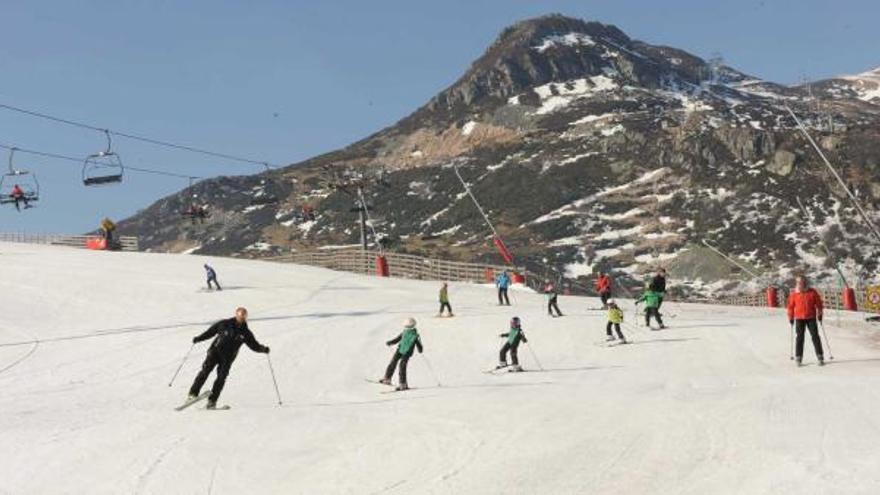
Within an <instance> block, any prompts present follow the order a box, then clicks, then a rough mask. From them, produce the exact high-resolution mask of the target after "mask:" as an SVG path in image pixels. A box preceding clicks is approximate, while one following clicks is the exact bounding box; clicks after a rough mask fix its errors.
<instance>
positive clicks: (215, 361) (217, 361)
mask: <svg viewBox="0 0 880 495" xmlns="http://www.w3.org/2000/svg"><path fill="white" fill-rule="evenodd" d="M232 361H233V360H232V359H226V358H224V357H222V356H220V353H218V352H216V351H213V350H211V351H208V355H207V356H206V357H205V362H204V363H202V369H201V371H199V374H198V375H196V379H195V380H194V381H193V384H192V387H190V389H189V393H190V395H199V392H201V391H202V385H204V384H205V381H206V380H207V379H208V375H210V374H211V371H212V370H213V369H214V368H215V367H216V368H217V378H216V379H214V386H213V387H211V395H210V396H208V400H209V401H211V402H217V399H218V398H219V397H220V392H222V391H223V386H224V385H226V377H227V376H229V369H230V368H232Z"/></svg>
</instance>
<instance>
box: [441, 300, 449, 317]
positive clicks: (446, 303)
mask: <svg viewBox="0 0 880 495" xmlns="http://www.w3.org/2000/svg"><path fill="white" fill-rule="evenodd" d="M444 308H445V309H448V310H449V314H452V306H450V305H449V303H448V302H442V301H441V302H440V314H441V315H442V314H443V309H444Z"/></svg>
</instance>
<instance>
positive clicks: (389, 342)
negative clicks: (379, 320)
mask: <svg viewBox="0 0 880 495" xmlns="http://www.w3.org/2000/svg"><path fill="white" fill-rule="evenodd" d="M385 345H387V346H392V345H394V343H393V342H391V341H390V340H389V341H387V342H385Z"/></svg>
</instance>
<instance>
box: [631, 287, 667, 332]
mask: <svg viewBox="0 0 880 495" xmlns="http://www.w3.org/2000/svg"><path fill="white" fill-rule="evenodd" d="M641 302H644V303H645V326H646V327H650V326H651V316H653V317H654V318H656V319H657V323H659V324H660V328H659V329H660V330H662V329H664V328H666V325H664V324H663V320H662V319H661V318H660V312H659V311H657V308H659V307H660V294H659V293H657V292H654V291H653V290H651V289H650V288H648V289H647V290H645V292H644V293H643V294H642V296H641V297H640V298H639V299H638V300H637V301H636V306H638V305H639V303H641ZM652 330H654V329H653V328H652Z"/></svg>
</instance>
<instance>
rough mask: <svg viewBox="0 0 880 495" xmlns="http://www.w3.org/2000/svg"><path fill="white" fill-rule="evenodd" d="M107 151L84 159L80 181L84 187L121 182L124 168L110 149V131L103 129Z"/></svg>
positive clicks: (119, 159) (118, 157)
mask: <svg viewBox="0 0 880 495" xmlns="http://www.w3.org/2000/svg"><path fill="white" fill-rule="evenodd" d="M104 136H105V137H106V138H107V149H105V150H104V151H99V152H97V153H95V154H92V155H89V156H87V157H86V159H85V161H84V162H83V169H82V179H83V184H84V185H86V186H104V185H110V184H117V183H120V182H122V176H123V174H124V172H125V167H123V165H122V158H120V156H119V155H118V154H117V153H115V152H114V151H113V149H112V141H111V139H110V131H109V130H107V129H104Z"/></svg>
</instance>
